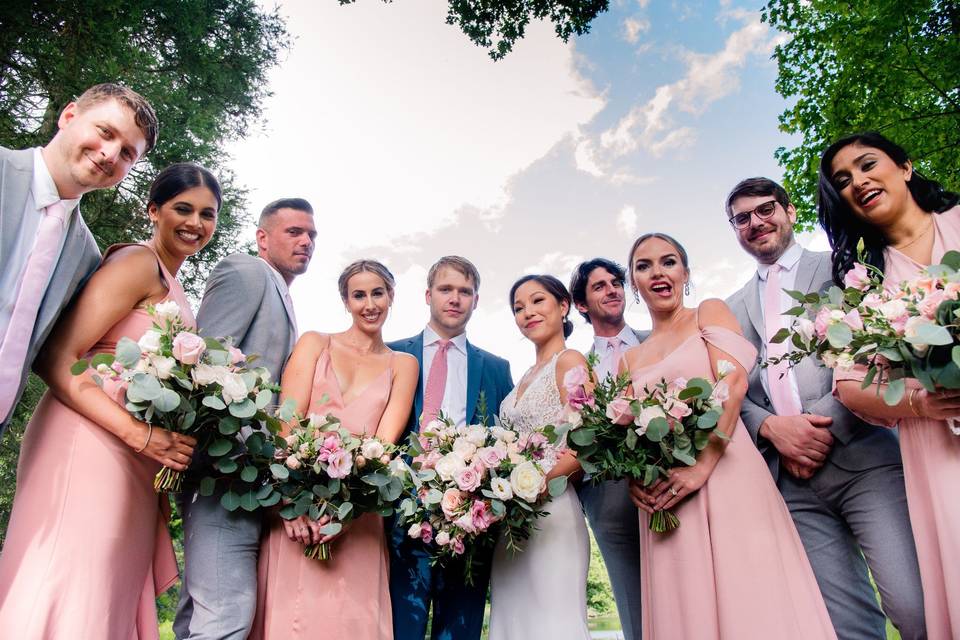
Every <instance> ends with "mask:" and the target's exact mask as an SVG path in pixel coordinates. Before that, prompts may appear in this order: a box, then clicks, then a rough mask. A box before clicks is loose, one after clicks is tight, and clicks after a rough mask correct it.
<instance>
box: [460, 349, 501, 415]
mask: <svg viewBox="0 0 960 640" xmlns="http://www.w3.org/2000/svg"><path fill="white" fill-rule="evenodd" d="M482 381H483V356H482V355H481V354H480V350H479V349H477V348H476V347H474V346H473V345H472V344H470V341H469V340H468V341H467V416H466V421H467V424H471V423H472V422H473V416H474V413H475V412H476V410H477V400H478V399H479V398H480V387H481V382H482ZM486 401H487V415H488V416H489V415H492V414H493V413H496V409H492V408H491V407H490V403H491V402H493V399H492V398H487V399H486Z"/></svg>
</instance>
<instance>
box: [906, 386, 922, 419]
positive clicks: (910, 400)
mask: <svg viewBox="0 0 960 640" xmlns="http://www.w3.org/2000/svg"><path fill="white" fill-rule="evenodd" d="M917 391H919V389H911V390H910V395H908V396H907V404H909V405H910V412H911V413H913V415H915V416H917V417H918V418H919V417H920V414H919V413H917V408H916V407H915V406H913V396H915V395H917Z"/></svg>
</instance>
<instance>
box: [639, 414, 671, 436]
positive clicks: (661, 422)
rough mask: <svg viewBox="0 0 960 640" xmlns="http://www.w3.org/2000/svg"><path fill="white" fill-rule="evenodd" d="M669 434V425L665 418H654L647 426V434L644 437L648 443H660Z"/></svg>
mask: <svg viewBox="0 0 960 640" xmlns="http://www.w3.org/2000/svg"><path fill="white" fill-rule="evenodd" d="M669 432H670V424H669V423H668V422H667V420H666V419H665V418H654V419H653V420H651V421H650V423H649V424H648V425H647V432H646V433H645V434H644V435H645V436H646V438H647V440H649V441H650V442H660V441H661V440H663V437H664V436H665V435H667V433H669Z"/></svg>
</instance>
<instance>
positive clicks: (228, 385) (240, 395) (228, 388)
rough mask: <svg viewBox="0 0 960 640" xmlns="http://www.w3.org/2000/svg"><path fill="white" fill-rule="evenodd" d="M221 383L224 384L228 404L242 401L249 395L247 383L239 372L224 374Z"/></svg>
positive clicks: (224, 393) (224, 398)
mask: <svg viewBox="0 0 960 640" xmlns="http://www.w3.org/2000/svg"><path fill="white" fill-rule="evenodd" d="M220 384H222V385H223V401H224V402H226V403H227V404H232V403H234V402H240V401H241V400H243V399H245V398H246V397H247V385H246V383H245V382H244V381H243V378H242V377H241V376H240V375H239V374H236V373H228V374H226V375H224V376H223V377H222V379H221V380H220Z"/></svg>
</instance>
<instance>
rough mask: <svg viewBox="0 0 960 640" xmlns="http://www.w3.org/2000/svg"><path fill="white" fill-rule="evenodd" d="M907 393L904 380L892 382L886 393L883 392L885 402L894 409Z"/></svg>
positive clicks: (889, 383)
mask: <svg viewBox="0 0 960 640" xmlns="http://www.w3.org/2000/svg"><path fill="white" fill-rule="evenodd" d="M905 391H906V385H905V383H904V381H903V378H899V379H897V380H890V381H889V382H888V383H887V389H886V391H884V392H883V401H884V402H886V403H887V404H888V405H890V406H891V407H892V406H894V405H896V404H898V403H899V402H900V401H901V400H902V399H903V394H904V392H905Z"/></svg>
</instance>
